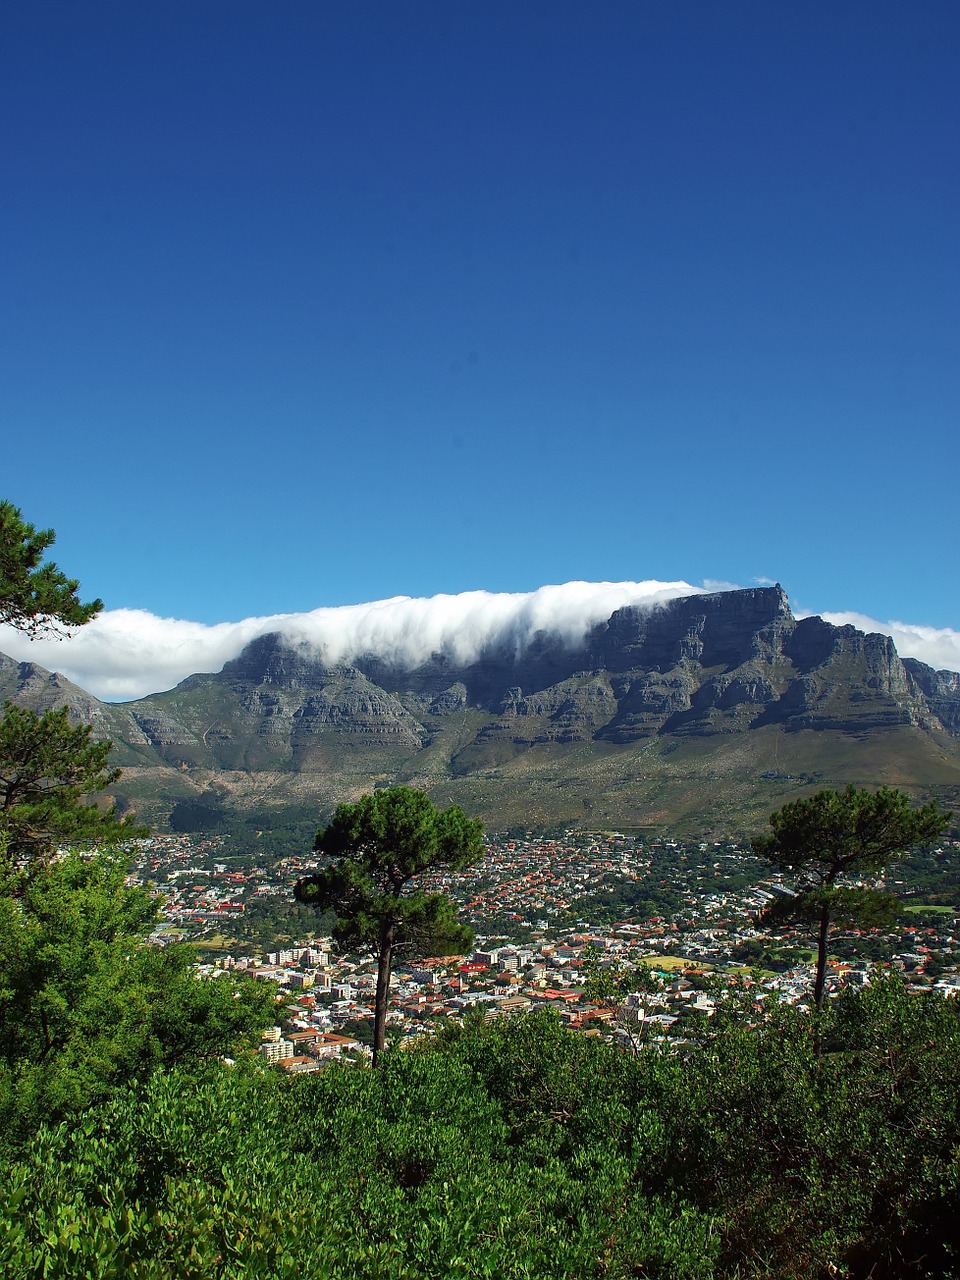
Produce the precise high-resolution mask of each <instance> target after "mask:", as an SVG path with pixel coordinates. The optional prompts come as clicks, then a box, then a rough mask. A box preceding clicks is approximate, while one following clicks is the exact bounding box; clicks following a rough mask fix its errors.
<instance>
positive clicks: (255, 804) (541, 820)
mask: <svg viewBox="0 0 960 1280" xmlns="http://www.w3.org/2000/svg"><path fill="white" fill-rule="evenodd" d="M0 695H2V696H3V697H6V698H10V699H12V700H13V701H14V702H17V703H19V704H21V705H23V706H27V707H31V708H33V709H36V710H45V709H47V708H48V707H54V706H63V705H66V706H68V707H69V708H70V711H71V715H72V716H73V717H75V718H76V719H77V720H79V721H83V722H87V723H91V724H92V725H93V726H94V730H95V733H96V734H97V735H98V736H101V737H110V738H112V739H113V741H114V743H115V751H114V755H113V757H112V758H113V759H114V760H115V762H116V763H117V764H119V765H121V766H122V767H123V769H124V774H123V777H122V779H121V780H120V782H119V783H118V784H117V785H118V792H117V798H118V800H119V802H120V803H121V805H124V806H130V807H132V808H135V809H136V810H137V812H138V814H139V815H140V816H141V817H142V818H143V820H145V821H146V822H148V823H150V824H152V825H154V826H155V827H156V828H157V829H163V828H164V827H165V826H166V825H167V824H168V823H171V822H172V823H173V825H174V826H175V827H179V828H180V829H191V828H197V829H203V828H204V827H205V826H215V825H217V824H218V823H220V822H223V821H226V820H227V819H228V818H229V819H231V820H243V821H244V822H246V823H248V824H251V825H252V826H258V827H265V828H269V827H270V826H271V825H272V819H275V820H278V821H284V822H290V821H294V820H297V819H299V820H301V821H305V820H307V819H309V820H310V821H316V822H319V821H320V819H321V817H322V816H323V815H324V814H325V813H327V812H329V810H330V808H331V807H332V806H333V805H334V804H335V803H337V802H338V801H341V800H347V799H353V798H355V797H356V796H357V795H358V794H359V793H361V792H362V791H365V790H369V789H371V788H373V787H377V786H384V785H388V784H392V783H395V782H405V783H409V784H410V785H412V786H416V787H422V788H424V789H425V790H427V791H429V792H430V794H431V796H432V797H433V798H434V800H435V801H436V802H437V803H439V804H448V803H450V802H452V801H457V802H459V803H460V804H462V805H463V806H464V807H465V808H466V809H467V810H468V811H469V812H472V813H476V814H478V815H480V816H481V817H483V819H484V821H485V822H486V823H487V825H488V826H489V827H491V828H504V827H508V826H516V825H523V826H528V827H533V828H543V827H546V826H551V825H556V824H561V823H563V824H571V825H580V826H589V827H594V828H598V827H604V826H621V827H624V826H625V827H671V828H673V829H676V830H678V831H684V830H686V831H696V832H702V833H704V834H708V833H710V832H722V833H730V832H733V831H738V830H743V829H746V830H753V829H756V828H758V827H760V826H762V825H763V823H764V822H765V820H766V817H767V815H768V814H769V812H770V810H771V809H774V808H776V807H777V806H778V805H780V804H782V803H783V802H784V800H785V799H789V798H791V797H792V796H794V795H796V794H798V793H800V792H801V791H803V790H804V789H809V788H810V787H814V786H815V787H817V788H822V787H827V786H843V785H845V784H846V783H848V782H853V783H855V784H857V785H863V786H875V785H880V784H884V783H887V784H890V785H894V786H898V787H902V788H904V789H906V790H907V791H909V792H911V793H912V794H915V795H916V796H917V797H921V796H923V797H930V796H936V797H937V798H938V799H940V800H941V802H942V803H943V804H945V805H947V806H948V807H949V806H953V807H956V804H957V800H958V797H960V675H957V674H956V673H954V672H949V671H940V672H937V671H934V670H933V669H932V668H930V667H928V666H925V665H924V664H923V663H921V662H917V661H915V660H913V659H909V658H907V659H901V658H900V657H899V655H898V654H897V651H896V648H895V647H894V644H893V641H892V640H890V639H889V638H888V637H887V636H883V635H876V634H869V635H868V634H864V633H863V632H861V631H858V630H856V629H855V628H854V627H850V626H845V627H836V626H832V625H830V624H829V623H827V622H824V621H823V620H822V619H821V618H817V617H811V618H804V619H802V620H800V621H798V620H796V619H795V618H794V617H793V615H792V614H791V612H790V609H789V606H788V604H787V598H786V596H785V595H784V593H783V591H782V590H781V589H780V587H779V586H777V587H762V588H757V589H754V590H747V591H728V592H720V593H717V594H714V595H696V596H689V597H685V598H683V599H677V600H673V601H670V602H668V603H666V604H662V605H659V606H657V607H654V608H649V609H642V608H637V607H631V608H624V609H620V610H618V611H617V612H615V613H614V614H613V615H612V616H611V617H610V618H609V619H608V620H607V621H606V622H604V623H601V624H600V625H598V626H595V627H593V628H592V629H591V630H589V631H588V633H587V635H586V636H585V638H584V640H583V642H582V644H580V645H579V646H578V647H573V648H571V647H569V646H567V645H565V644H564V643H563V642H562V641H561V639H560V638H559V637H556V636H552V635H549V634H540V635H538V636H537V637H536V638H535V639H534V641H533V642H532V643H531V644H530V645H529V646H528V647H527V648H526V649H525V650H524V651H523V652H521V653H517V652H515V651H514V650H512V649H511V650H509V651H508V650H506V649H504V648H491V649H488V650H487V651H485V652H483V653H482V654H481V655H480V656H479V657H478V658H477V660H476V661H474V662H472V663H471V664H470V665H468V666H464V667H457V666H456V665H454V664H453V663H452V662H451V661H450V660H449V659H447V658H445V657H443V656H442V655H434V656H433V658H431V660H430V661H428V662H427V663H425V664H424V665H422V666H420V667H418V668H417V669H415V670H402V669H399V668H398V667H396V666H392V665H390V664H389V663H387V662H385V661H384V660H383V659H382V658H378V657H377V656H375V655H370V656H368V657H365V658H362V659H357V660H355V662H354V664H353V665H351V666H337V665H328V664H327V663H325V661H324V659H323V655H322V654H318V653H317V652H316V651H315V650H313V649H310V648H309V647H306V646H293V645H291V643H290V642H289V641H287V640H285V639H283V638H282V637H281V636H279V635H268V636H263V637H261V638H259V639H257V640H255V641H253V642H252V643H251V644H250V645H248V646H247V648H246V649H245V650H244V651H243V652H242V653H241V654H240V656H239V657H238V658H236V659H235V660H234V661H232V662H228V663H227V664H226V665H225V666H224V668H223V670H222V671H220V672H218V673H216V674H210V675H194V676H190V677H189V678H188V679H186V680H184V681H183V682H182V683H181V684H179V685H178V686H177V687H176V688H175V689H172V690H171V691H169V692H168V693H162V694H156V695H154V696H151V697H147V698H141V699H139V700H137V701H135V702H128V703H119V704H109V703H102V702H100V701H98V700H97V699H96V698H94V697H93V696H92V695H90V694H88V693H86V692H84V691H83V690H81V689H79V688H78V687H77V686H75V685H73V684H71V683H70V682H69V681H68V680H66V679H65V678H64V677H63V676H61V675H58V674H52V673H50V672H48V671H45V670H44V669H43V668H41V667H38V666H36V665H35V664H33V663H26V662H25V663H17V662H15V661H14V660H13V659H10V658H7V657H5V656H3V655H0Z"/></svg>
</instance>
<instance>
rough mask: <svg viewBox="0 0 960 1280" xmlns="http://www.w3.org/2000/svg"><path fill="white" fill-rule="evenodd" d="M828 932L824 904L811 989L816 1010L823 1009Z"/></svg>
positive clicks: (828, 922)
mask: <svg viewBox="0 0 960 1280" xmlns="http://www.w3.org/2000/svg"><path fill="white" fill-rule="evenodd" d="M829 931H830V908H829V907H828V906H827V904H826V903H824V904H823V906H822V907H821V908H820V933H819V936H818V938H817V981H816V985H815V986H814V988H813V1001H814V1004H815V1005H816V1006H817V1010H818V1012H819V1010H821V1009H822V1008H823V997H824V988H825V987H826V983H827V934H828V933H829Z"/></svg>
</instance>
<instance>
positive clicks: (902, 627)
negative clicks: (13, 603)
mask: <svg viewBox="0 0 960 1280" xmlns="http://www.w3.org/2000/svg"><path fill="white" fill-rule="evenodd" d="M718 589H721V584H717V583H713V582H711V583H706V584H704V585H703V586H692V585H691V584H690V583H688V582H657V581H655V580H650V581H646V582H567V583H564V584H563V585H561V586H548V587H541V588H540V589H539V590H538V591H530V592H518V593H512V594H496V593H493V592H489V591H465V592H463V593H462V594H460V595H439V596H430V597H428V598H423V599H412V598H410V597H409V596H396V597H394V598H393V599H390V600H374V601H371V602H370V603H369V604H356V605H341V606H338V607H333V608H324V609H314V610H313V611H312V612H311V613H281V614H274V615H273V616H271V617H264V618H246V619H244V620H243V621H242V622H221V623H218V624H217V625H215V626H207V625H206V624H204V623H200V622H188V621H185V620H183V619H179V618H158V617H156V616H155V615H154V614H152V613H146V612H143V611H141V610H137V609H114V610H111V611H110V612H107V613H103V614H101V615H100V617H99V618H96V619H95V620H94V621H93V622H91V623H89V624H88V625H87V626H86V627H83V628H81V630H80V631H78V632H77V633H76V634H75V635H73V636H72V637H70V638H68V639H65V640H56V639H47V638H45V639H39V640H33V641H31V640H28V639H27V638H26V637H25V636H23V635H21V634H20V633H19V632H17V631H14V630H12V629H11V628H9V627H0V651H2V652H4V653H7V654H9V655H10V656H11V657H13V658H16V659H18V660H19V661H26V662H36V663H38V664H39V665H40V666H43V667H47V668H49V669H50V670H52V671H61V672H63V674H64V675H65V676H66V677H67V678H68V679H70V680H72V681H74V683H75V684H78V685H80V686H81V687H82V688H84V689H88V690H89V691H90V692H91V693H93V694H95V695H96V696H97V697H98V698H103V699H106V700H110V701H120V700H124V699H128V698H140V697H144V696H145V695H146V694H148V693H156V692H159V691H160V690H162V689H170V688H172V687H173V686H174V685H175V684H177V683H179V681H181V680H183V679H184V678H185V677H186V676H188V675H193V674H194V673H195V672H199V671H219V670H220V668H221V667H222V666H223V664H224V663H225V662H228V661H229V660H230V659H231V658H235V657H237V655H238V654H239V653H240V652H241V650H242V649H243V648H244V647H245V646H246V645H247V644H249V642H250V641H251V640H253V639H255V638H256V637H257V636H262V635H266V634H267V633H269V632H272V631H279V632H281V633H282V634H284V635H286V636H288V637H289V639H290V640H291V641H292V642H294V643H299V642H303V643H307V644H310V645H312V646H313V647H315V648H316V649H317V650H318V651H319V652H321V653H322V654H323V655H324V657H325V658H326V660H327V661H328V662H330V663H338V662H347V663H348V662H350V661H352V660H353V659H354V658H356V657H358V656H360V655H361V654H365V653H376V654H378V655H380V656H381V657H383V658H386V659H388V660H392V661H394V662H396V663H397V664H398V665H405V666H415V665H417V664H418V663H420V662H422V661H424V660H425V659H426V658H428V657H429V656H430V654H431V653H443V654H445V655H447V656H449V657H450V658H451V659H453V660H454V661H456V662H467V661H469V660H471V659H472V658H474V657H475V656H476V655H477V654H478V653H479V652H480V651H481V650H482V649H483V648H484V647H485V646H486V645H488V644H501V643H506V644H509V645H511V646H512V647H514V648H515V649H516V650H517V651H520V650H522V649H523V648H524V646H525V645H526V644H528V643H529V641H530V640H531V639H532V637H533V636H534V635H536V633H537V632H538V631H547V632H554V633H556V634H559V635H560V636H561V637H562V638H563V639H564V641H565V642H567V643H577V642H578V641H579V640H581V639H582V638H583V635H584V633H585V632H586V631H587V629H588V628H589V627H591V626H593V625H594V624H595V623H597V622H601V621H603V620H604V619H605V618H608V617H609V616H610V614H611V613H613V611H614V610H615V609H619V608H621V607H622V606H624V605H628V604H634V605H645V606H648V607H653V606H654V605H656V604H658V603H661V602H663V601H666V600H672V599H674V598H676V597H677V596H688V595H697V594H699V593H702V592H704V591H706V590H718ZM722 589H726V588H725V587H724V588H722ZM797 616H798V617H800V616H804V614H802V613H799V612H798V613H797ZM821 616H822V617H824V618H825V619H826V620H827V621H828V622H832V623H834V624H835V625H837V626H841V625H843V624H845V623H852V625H853V626H855V627H858V628H860V630H862V631H879V632H882V633H884V634H885V635H890V636H892V637H893V639H894V642H895V643H896V646H897V649H898V651H899V652H900V653H901V654H902V655H903V656H904V657H913V658H919V659H920V660H921V661H922V662H926V663H929V665H930V666H932V667H936V668H938V669H940V668H948V669H949V670H951V671H957V670H960V632H957V631H951V630H949V629H947V628H943V629H937V628H935V627H925V626H919V625H913V624H910V623H904V622H889V623H883V622H877V621H876V620H875V619H873V618H868V617H865V616H864V615H863V614H859V613H825V614H822V615H821Z"/></svg>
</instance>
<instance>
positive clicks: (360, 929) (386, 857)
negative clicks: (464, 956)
mask: <svg viewBox="0 0 960 1280" xmlns="http://www.w3.org/2000/svg"><path fill="white" fill-rule="evenodd" d="M314 847H315V849H316V850H317V852H319V853H323V854H325V855H326V856H327V857H328V858H330V859H331V864H330V865H329V866H328V867H326V868H325V869H324V870H323V871H321V872H320V873H319V874H318V875H314V876H308V877H306V878H305V879H303V880H300V881H298V883H297V885H296V888H295V890H294V893H295V896H296V898H297V900H298V901H299V902H303V903H307V904H308V905H310V906H313V907H316V908H317V910H318V911H332V912H334V913H335V914H336V924H335V925H334V929H333V937H334V940H335V941H336V942H337V943H338V944H339V945H340V946H341V947H342V948H344V949H349V948H352V947H356V946H371V945H372V946H375V947H376V948H377V952H378V971H377V995H376V1001H375V1007H374V1041H373V1055H374V1056H373V1060H374V1065H376V1064H377V1061H378V1057H379V1055H380V1053H381V1052H382V1050H383V1048H384V1044H385V1029H386V1010H387V993H388V990H389V986H390V970H391V964H392V956H393V950H394V948H395V947H404V948H407V949H408V951H409V953H410V954H411V955H414V956H416V955H421V956H423V955H430V954H432V955H453V954H456V953H457V952H463V951H466V950H467V949H468V948H469V947H470V946H471V945H472V943H473V933H472V930H470V929H469V928H468V927H467V926H466V925H461V924H460V923H459V922H458V921H457V918H456V907H455V906H454V904H453V903H452V902H451V901H450V899H449V898H447V897H445V896H444V895H443V894H441V893H425V892H424V891H423V890H422V889H419V888H417V887H416V880H417V877H418V876H420V875H422V874H424V873H426V872H430V871H436V870H439V869H443V870H446V871H458V870H461V869H463V868H464V867H467V866H469V865H470V863H472V862H475V861H476V859H477V858H479V857H480V855H481V854H482V852H483V828H482V826H481V824H480V822H479V821H478V820H477V819H474V818H468V817H467V816H466V814H464V812H463V810H462V809H461V808H460V807H459V806H458V805H451V806H450V808H449V809H437V808H436V806H435V805H434V804H433V803H432V801H431V800H430V798H429V797H428V796H427V795H426V794H425V793H424V792H423V791H414V790H413V789H412V788H410V787H389V788H386V789H384V790H381V791H375V792H374V793H373V794H372V795H367V796H363V797H362V798H361V799H360V800H358V801H357V803H356V804H341V805H338V806H337V809H336V812H335V813H334V815H333V819H332V821H331V822H330V824H329V826H327V827H326V828H325V829H322V830H320V831H319V832H318V833H317V838H316V842H315V846H314Z"/></svg>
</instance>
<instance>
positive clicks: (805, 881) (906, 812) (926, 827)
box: [751, 786, 951, 1007]
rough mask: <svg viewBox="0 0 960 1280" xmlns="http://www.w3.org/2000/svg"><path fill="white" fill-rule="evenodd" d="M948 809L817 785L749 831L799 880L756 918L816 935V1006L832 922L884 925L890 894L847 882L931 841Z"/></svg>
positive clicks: (885, 793) (885, 790)
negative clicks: (757, 830)
mask: <svg viewBox="0 0 960 1280" xmlns="http://www.w3.org/2000/svg"><path fill="white" fill-rule="evenodd" d="M950 817H951V815H950V814H949V813H947V812H944V810H942V809H941V808H940V807H939V805H937V803H936V802H935V801H934V802H931V803H930V804H925V805H922V806H920V807H919V808H917V809H912V808H911V807H910V801H909V798H908V797H907V796H905V795H904V794H903V792H901V791H896V790H894V789H893V788H891V787H881V788H880V789H879V791H867V790H857V789H856V788H855V787H853V786H848V787H846V788H845V790H843V791H818V792H817V794H816V795H813V796H808V797H806V798H804V799H801V800H794V801H793V802H792V803H791V804H788V805H784V807H783V808H782V809H778V810H777V812H776V813H773V814H771V815H770V826H771V828H772V830H771V831H770V833H769V834H767V835H761V836H755V837H754V839H753V840H752V842H751V843H752V845H753V848H754V850H755V851H756V852H757V853H759V854H762V856H763V857H765V858H767V859H769V861H770V862H772V863H773V864H774V866H776V867H777V868H779V870H781V871H785V872H787V873H788V874H790V875H794V876H796V878H797V889H796V894H795V895H794V896H790V897H785V898H781V899H779V900H778V901H776V902H775V903H773V904H772V905H771V907H769V908H768V909H767V910H766V911H765V912H764V914H763V916H762V917H761V919H762V921H763V922H765V923H767V924H770V925H781V924H800V925H809V926H812V927H813V928H814V929H815V930H816V934H817V973H816V981H815V986H814V999H815V1001H816V1004H817V1006H818V1007H822V1005H823V1000H824V994H825V980H826V969H827V938H828V935H829V931H830V925H831V923H832V922H833V921H834V920H844V921H846V922H848V923H851V924H860V925H862V926H864V927H870V926H872V925H875V924H880V923H884V922H885V921H886V920H888V919H889V918H890V917H891V915H892V911H893V899H892V897H891V896H890V895H889V894H885V893H882V892H880V891H879V890H877V889H875V888H874V887H873V886H871V885H869V884H868V885H864V884H857V883H849V882H851V881H853V882H856V881H859V880H862V879H864V878H868V879H869V878H871V877H875V876H876V875H877V874H878V873H879V872H881V871H882V870H883V869H884V867H886V865H887V864H888V863H889V862H890V861H892V860H893V859H894V858H896V857H897V856H898V855H899V854H902V853H905V852H906V851H907V850H908V849H910V848H911V847H912V846H914V845H918V844H923V843H926V842H928V841H930V840H935V839H936V838H937V836H939V835H941V834H942V833H943V832H944V831H945V830H946V828H947V825H948V823H949V821H950Z"/></svg>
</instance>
